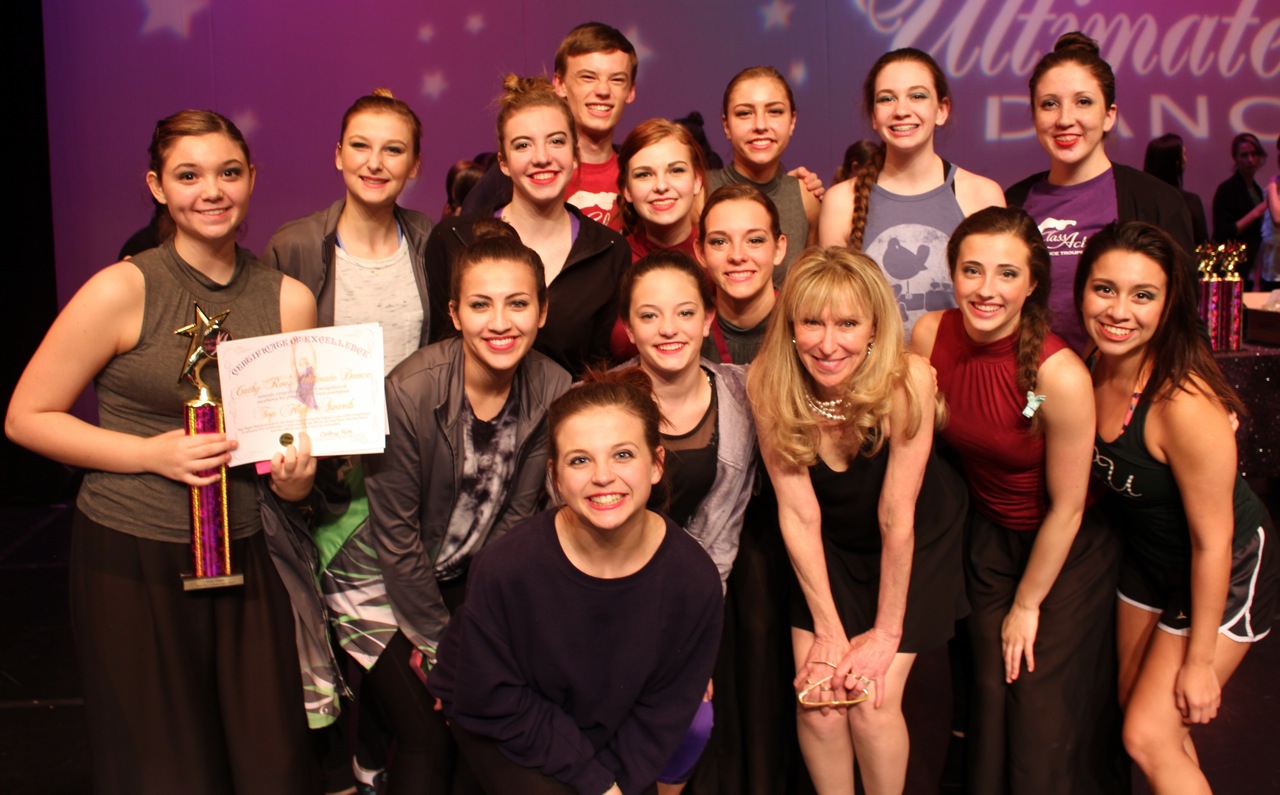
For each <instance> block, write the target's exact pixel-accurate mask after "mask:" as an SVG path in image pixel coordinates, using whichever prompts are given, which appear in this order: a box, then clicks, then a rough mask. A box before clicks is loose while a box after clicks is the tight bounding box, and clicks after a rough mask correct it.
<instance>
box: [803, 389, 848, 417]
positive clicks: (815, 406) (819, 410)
mask: <svg viewBox="0 0 1280 795" xmlns="http://www.w3.org/2000/svg"><path fill="white" fill-rule="evenodd" d="M804 401H805V402H806V403H808V404H809V410H810V411H812V412H813V413H814V414H817V415H819V416H821V417H825V418H827V419H829V420H833V421H835V422H844V421H845V420H847V419H849V418H848V417H847V416H845V415H844V414H841V413H840V412H838V411H836V410H835V409H837V408H839V407H841V406H843V405H844V399H843V398H836V399H834V400H817V399H815V398H814V397H813V395H811V394H809V393H808V392H805V394H804Z"/></svg>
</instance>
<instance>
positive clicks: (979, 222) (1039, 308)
mask: <svg viewBox="0 0 1280 795" xmlns="http://www.w3.org/2000/svg"><path fill="white" fill-rule="evenodd" d="M970 235H1009V236H1010V237H1014V238H1016V239H1018V240H1020V241H1022V243H1023V244H1024V245H1025V246H1026V247H1027V264H1028V266H1029V269H1030V273H1031V283H1032V284H1033V285H1034V286H1035V287H1034V289H1033V290H1032V291H1031V294H1030V295H1028V296H1027V298H1026V301H1024V302H1023V304H1022V314H1021V316H1020V319H1019V321H1018V347H1017V362H1018V392H1019V393H1020V395H1021V393H1024V392H1035V391H1036V380H1037V378H1038V377H1039V372H1040V356H1041V352H1042V350H1043V348H1044V339H1045V337H1047V336H1048V335H1049V331H1050V327H1051V326H1052V324H1053V313H1052V312H1051V311H1050V310H1049V292H1050V289H1049V288H1050V278H1051V277H1050V271H1051V270H1052V268H1051V266H1050V261H1049V249H1048V248H1046V247H1045V244H1044V238H1043V237H1041V235H1040V230H1039V229H1038V228H1037V227H1036V222H1035V219H1033V218H1032V217H1031V216H1030V215H1027V213H1026V212H1025V211H1024V210H1022V209H1020V208H1017V207H988V208H986V209H985V210H979V211H978V212H976V213H974V214H973V215H971V216H969V217H968V218H966V219H964V220H963V221H961V222H960V225H959V226H957V227H956V229H955V231H954V232H952V233H951V239H950V240H949V241H947V265H948V267H949V269H950V271H951V280H952V281H953V282H954V281H955V278H956V267H957V266H958V265H959V264H960V245H961V244H962V243H963V242H964V240H965V238H967V237H969V236H970ZM1043 425H1044V422H1043V419H1042V418H1041V415H1040V413H1039V412H1037V413H1036V414H1034V415H1033V416H1032V418H1031V432H1032V433H1040V432H1041V431H1042V430H1043Z"/></svg>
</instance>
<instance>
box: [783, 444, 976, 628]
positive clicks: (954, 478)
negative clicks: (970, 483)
mask: <svg viewBox="0 0 1280 795" xmlns="http://www.w3.org/2000/svg"><path fill="white" fill-rule="evenodd" d="M888 466H889V444H888V443H886V444H885V445H884V446H883V447H881V448H880V451H879V452H878V453H876V454H875V455H874V456H871V457H870V458H868V457H867V456H865V455H861V454H859V455H857V456H854V457H853V459H852V460H850V462H849V468H848V469H846V470H845V471H844V472H835V471H833V470H832V469H831V468H830V467H828V466H827V465H826V464H825V463H823V462H822V461H821V460H819V461H818V462H817V463H816V464H814V465H813V466H812V467H810V468H809V479H810V480H811V481H812V483H813V491H814V494H815V495H816V496H817V498H818V504H819V506H820V507H821V510H822V546H823V549H824V551H825V553H826V560H827V578H828V579H829V580H830V582H831V595H832V598H833V599H834V601H835V606H836V612H837V613H839V615H840V620H841V622H842V623H843V624H844V631H845V633H846V634H847V635H848V636H849V637H853V636H855V635H858V634H860V633H862V632H865V631H867V630H868V629H870V628H871V627H872V626H873V625H874V624H875V618H876V606H877V601H878V599H879V595H880V551H881V543H880V521H879V506H880V489H881V487H882V486H883V485H884V476H885V471H886V470H887V469H888ZM968 509H969V491H968V489H967V488H966V487H965V484H964V481H963V480H962V479H961V478H960V476H959V475H958V474H957V473H956V471H955V470H954V469H952V468H951V466H950V465H948V464H947V463H946V462H945V461H943V460H942V459H941V458H940V457H938V455H937V453H936V452H932V451H931V452H930V453H929V462H928V464H927V465H926V467H925V473H924V482H923V483H922V485H921V487H920V496H919V497H918V498H917V499H916V513H915V553H914V556H913V557H912V561H911V582H910V585H909V587H908V591H907V612H906V617H905V619H904V620H903V626H902V642H901V643H900V644H899V646H898V651H899V652H902V653H916V652H923V651H928V650H930V649H933V648H936V647H938V646H940V645H942V644H943V643H945V642H946V641H947V640H949V639H950V638H951V636H952V635H953V634H954V631H955V622H956V619H959V618H963V617H964V616H965V615H967V614H968V612H969V604H968V602H967V601H966V599H965V595H964V565H963V558H962V551H963V537H964V522H965V516H966V515H967V513H968ZM791 608H792V609H791V625H792V626H793V627H797V628H799V629H805V630H808V631H810V632H812V631H813V618H812V616H811V615H810V614H809V608H808V605H807V604H806V603H805V600H804V596H803V594H801V593H799V589H798V585H797V591H796V593H795V594H794V598H793V599H792V600H791Z"/></svg>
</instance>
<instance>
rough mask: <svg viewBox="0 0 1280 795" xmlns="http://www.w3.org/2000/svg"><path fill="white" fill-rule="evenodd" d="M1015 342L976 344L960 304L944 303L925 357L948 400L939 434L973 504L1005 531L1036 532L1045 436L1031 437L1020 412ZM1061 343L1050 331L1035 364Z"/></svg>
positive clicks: (1043, 505)
mask: <svg viewBox="0 0 1280 795" xmlns="http://www.w3.org/2000/svg"><path fill="white" fill-rule="evenodd" d="M1017 341H1018V336H1017V334H1011V335H1009V336H1008V337H1005V338H1004V339H1002V340H997V341H996V342H992V343H989V344H986V345H983V344H979V343H977V342H974V341H973V340H971V339H970V338H969V335H968V334H966V333H965V330H964V320H963V318H962V317H961V315H960V310H958V309H950V310H947V312H946V313H945V314H943V316H942V322H941V323H939V324H938V336H937V339H936V340H935V341H934V343H933V354H932V356H930V363H931V364H932V365H933V366H934V368H935V369H936V370H937V371H938V389H939V390H940V391H941V392H942V394H943V396H944V397H945V398H946V400H947V406H948V413H949V419H948V420H947V425H946V427H945V428H943V429H942V438H943V439H945V440H946V441H947V444H949V445H951V446H952V447H953V448H955V450H956V452H957V453H959V455H960V459H961V462H962V463H963V464H964V473H965V477H966V479H967V480H968V481H969V492H970V494H971V496H972V503H973V506H974V507H975V508H977V509H978V510H979V511H981V512H982V513H983V514H985V515H986V516H987V517H988V518H990V519H991V520H992V521H994V522H996V523H997V524H1000V525H1002V526H1004V527H1007V528H1009V529H1011V530H1035V529H1037V528H1039V527H1040V523H1041V522H1042V521H1043V520H1044V515H1045V513H1046V512H1047V511H1048V494H1047V492H1046V488H1045V474H1044V436H1043V435H1033V434H1032V433H1031V432H1030V429H1031V420H1029V419H1027V418H1026V417H1024V416H1022V409H1023V408H1024V407H1025V406H1026V405H1027V395H1026V391H1025V390H1021V391H1020V390H1019V389H1018V362H1017ZM1065 347H1067V344H1066V342H1064V341H1063V340H1062V338H1061V337H1059V336H1057V335H1056V334H1052V333H1051V334H1049V335H1048V336H1047V337H1045V340H1044V345H1043V346H1042V347H1041V350H1040V362H1041V363H1042V364H1043V363H1044V360H1045V359H1048V358H1049V357H1050V356H1052V355H1053V354H1055V353H1057V352H1058V351H1060V350H1062V349H1063V348H1065Z"/></svg>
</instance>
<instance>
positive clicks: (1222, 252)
mask: <svg viewBox="0 0 1280 795" xmlns="http://www.w3.org/2000/svg"><path fill="white" fill-rule="evenodd" d="M1196 254H1197V255H1198V258H1199V262H1200V265H1199V270H1200V318H1201V319H1202V320H1204V324H1205V326H1206V327H1207V328H1208V330H1209V344H1210V345H1212V346H1213V349H1214V350H1215V351H1238V350H1240V344H1241V342H1242V340H1243V338H1244V282H1243V281H1242V280H1241V279H1240V274H1239V272H1237V271H1236V266H1237V265H1239V264H1240V263H1241V262H1243V261H1244V259H1245V245H1244V243H1218V244H1214V243H1202V244H1200V246H1199V247H1198V248H1197V249H1196Z"/></svg>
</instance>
